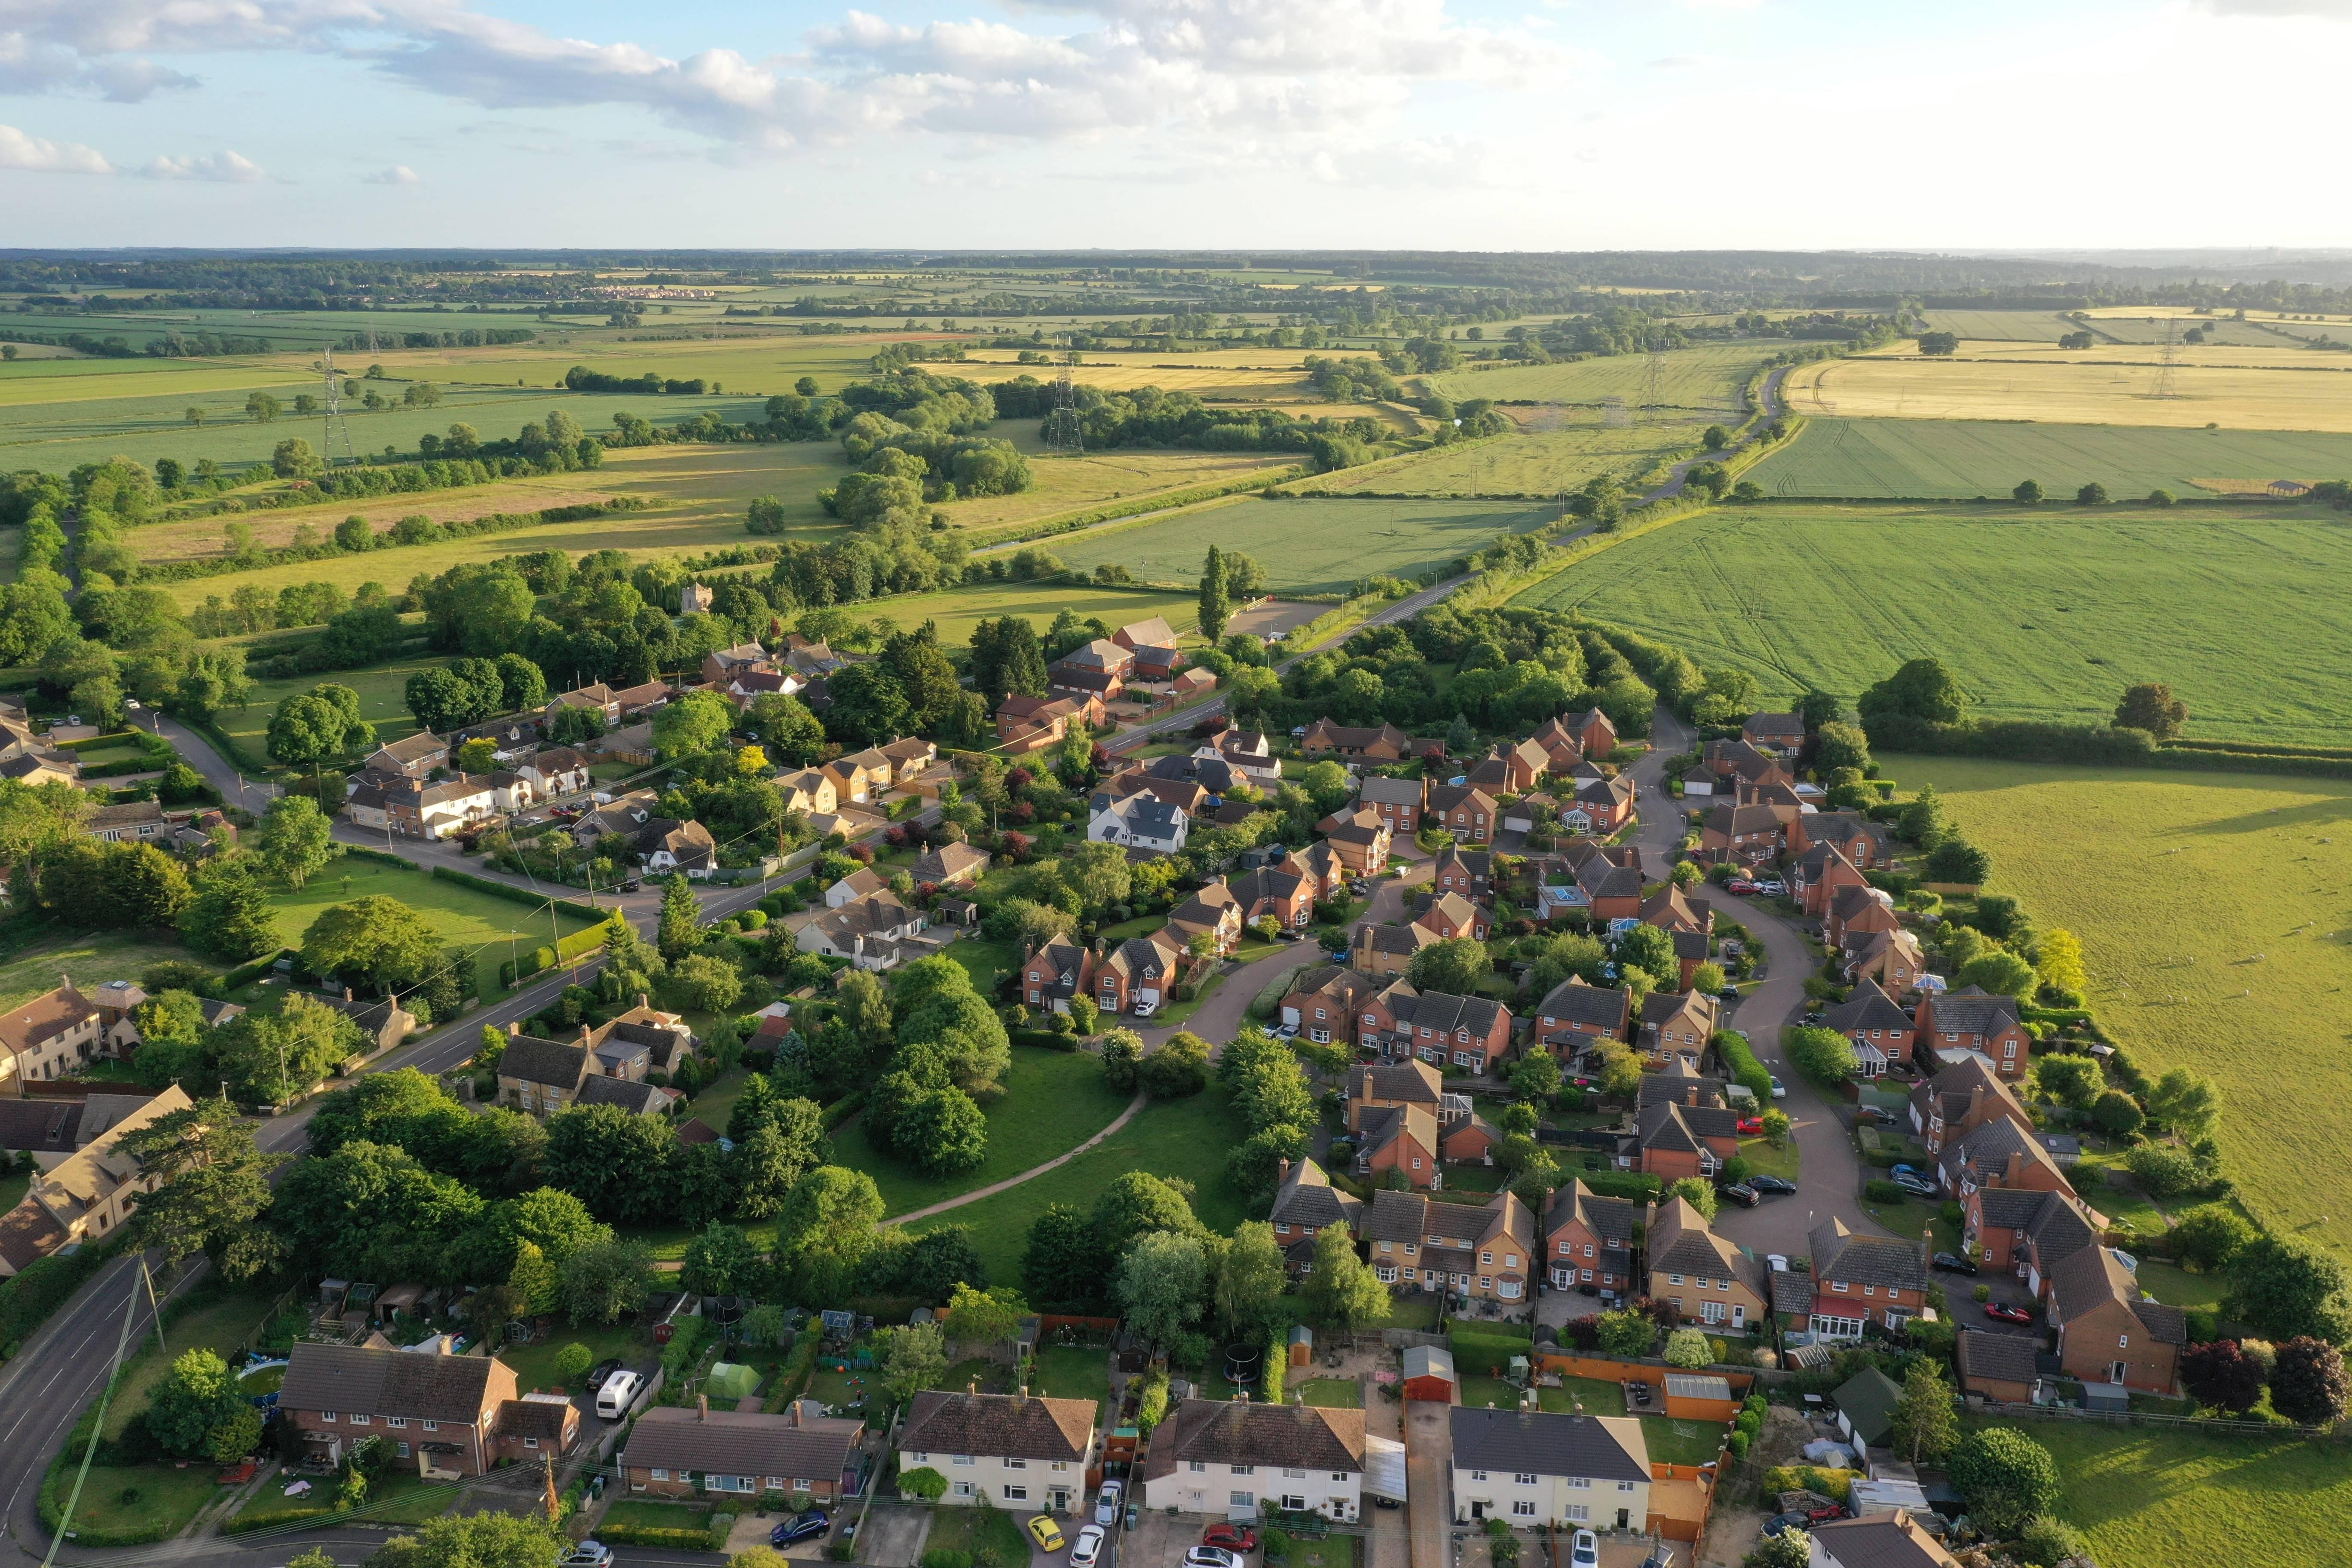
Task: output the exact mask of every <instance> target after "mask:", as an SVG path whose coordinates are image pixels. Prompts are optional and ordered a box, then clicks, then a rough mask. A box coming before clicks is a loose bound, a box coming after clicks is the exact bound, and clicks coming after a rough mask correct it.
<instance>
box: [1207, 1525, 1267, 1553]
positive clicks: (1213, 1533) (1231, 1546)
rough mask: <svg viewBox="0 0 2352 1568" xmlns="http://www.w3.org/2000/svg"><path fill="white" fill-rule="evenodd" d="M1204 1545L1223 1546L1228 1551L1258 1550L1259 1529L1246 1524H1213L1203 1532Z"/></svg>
mask: <svg viewBox="0 0 2352 1568" xmlns="http://www.w3.org/2000/svg"><path fill="white" fill-rule="evenodd" d="M1201 1544H1202V1545H1203V1546H1222V1547H1223V1548H1224V1549H1225V1550H1226V1551H1228V1552H1255V1551H1256V1550H1257V1531H1255V1530H1252V1529H1250V1528H1248V1527H1247V1526H1246V1525H1239V1524H1213V1525H1211V1526H1209V1528H1208V1529H1206V1530H1204V1531H1202V1532H1201Z"/></svg>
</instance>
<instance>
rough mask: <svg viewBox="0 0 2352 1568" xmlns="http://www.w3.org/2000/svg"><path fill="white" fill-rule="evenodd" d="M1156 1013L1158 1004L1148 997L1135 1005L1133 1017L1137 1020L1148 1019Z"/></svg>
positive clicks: (1158, 1007)
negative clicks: (1137, 1018)
mask: <svg viewBox="0 0 2352 1568" xmlns="http://www.w3.org/2000/svg"><path fill="white" fill-rule="evenodd" d="M1158 1011H1160V1004H1159V1003H1158V1002H1157V1001H1155V1000H1153V999H1152V998H1151V997H1149V996H1146V997H1145V998H1144V999H1143V1000H1142V1001H1140V1002H1138V1003H1137V1004H1136V1005H1135V1016H1137V1017H1139V1018H1149V1017H1150V1016H1151V1015H1153V1014H1154V1013H1157V1012H1158Z"/></svg>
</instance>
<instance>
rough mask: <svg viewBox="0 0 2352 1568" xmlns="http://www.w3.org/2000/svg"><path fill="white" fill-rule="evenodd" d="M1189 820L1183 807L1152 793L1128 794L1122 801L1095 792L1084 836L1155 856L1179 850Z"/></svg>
mask: <svg viewBox="0 0 2352 1568" xmlns="http://www.w3.org/2000/svg"><path fill="white" fill-rule="evenodd" d="M1191 826H1192V819H1191V818H1190V817H1189V816H1186V815H1185V812H1184V808H1183V807H1181V806H1179V805H1170V804H1169V803H1167V802H1166V801H1163V800H1161V799H1160V798H1159V797H1158V796H1156V795H1129V796H1128V797H1127V798H1126V799H1124V800H1119V799H1115V798H1113V797H1112V796H1111V795H1109V794H1108V793H1107V792H1102V791H1097V793H1096V795H1095V797H1094V800H1093V803H1092V804H1091V805H1090V806H1089V807H1088V811H1087V838H1088V839H1089V840H1090V841H1091V842H1093V843H1097V844H1118V845H1124V846H1126V847H1129V848H1130V849H1141V850H1144V851H1146V852H1147V853H1150V854H1154V855H1175V854H1179V853H1181V852H1182V850H1183V847H1184V837H1185V835H1186V833H1187V832H1188V831H1189V830H1190V828H1191Z"/></svg>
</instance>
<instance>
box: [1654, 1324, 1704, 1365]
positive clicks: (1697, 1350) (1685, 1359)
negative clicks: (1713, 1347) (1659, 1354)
mask: <svg viewBox="0 0 2352 1568" xmlns="http://www.w3.org/2000/svg"><path fill="white" fill-rule="evenodd" d="M1713 1359H1714V1355H1713V1353H1712V1352H1710V1351H1709V1350H1708V1349H1707V1343H1706V1334H1705V1333H1703V1332H1701V1331H1699V1330H1697V1329H1676V1330H1675V1331H1673V1332H1671V1333H1669V1334H1668V1335H1666V1353H1665V1355H1664V1361H1665V1363H1666V1364H1667V1365H1668V1366H1678V1367H1682V1368H1684V1369H1685V1371H1692V1370H1696V1369H1697V1368H1699V1367H1703V1366H1705V1365H1706V1364H1707V1363H1709V1362H1710V1361H1712V1360H1713Z"/></svg>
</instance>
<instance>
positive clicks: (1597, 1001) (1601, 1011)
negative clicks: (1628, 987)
mask: <svg viewBox="0 0 2352 1568" xmlns="http://www.w3.org/2000/svg"><path fill="white" fill-rule="evenodd" d="M1536 1012H1537V1015H1538V1016H1540V1017H1545V1018H1557V1019H1559V1020H1560V1021H1561V1022H1562V1023H1569V1024H1595V1025H1599V1026H1601V1027H1602V1028H1605V1029H1612V1030H1614V1029H1622V1028H1623V1027H1624V1026H1625V1020H1626V1018H1627V1016H1629V1015H1630V1013H1631V1012H1632V1004H1631V1002H1630V1001H1629V1000H1628V998H1627V995H1626V994H1625V993H1624V992H1622V991H1620V990H1617V989H1615V988H1614V987H1612V986H1605V985H1589V984H1585V981H1584V978H1583V977H1582V976H1581V975H1577V976H1572V977H1570V979H1568V980H1565V981H1563V982H1561V983H1560V984H1558V985H1555V986H1553V987H1552V988H1551V990H1550V992H1549V994H1547V995H1546V996H1545V997H1544V999H1543V1003H1542V1005H1540V1006H1538V1008H1537V1009H1536Z"/></svg>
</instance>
